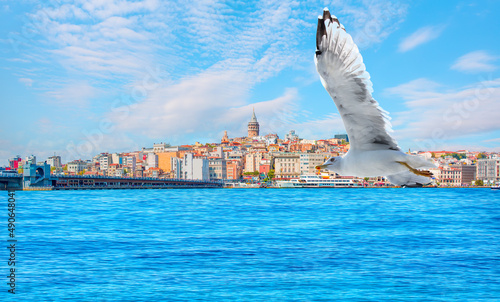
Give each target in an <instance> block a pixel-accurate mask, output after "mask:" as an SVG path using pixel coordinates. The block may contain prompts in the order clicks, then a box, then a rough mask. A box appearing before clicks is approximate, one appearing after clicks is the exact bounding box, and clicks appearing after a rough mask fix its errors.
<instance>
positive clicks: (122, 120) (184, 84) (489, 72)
mask: <svg viewBox="0 0 500 302" xmlns="http://www.w3.org/2000/svg"><path fill="white" fill-rule="evenodd" d="M324 6H328V7H329V8H330V10H331V11H332V13H334V14H336V15H337V17H338V18H339V19H340V21H341V22H342V23H343V24H344V25H345V27H346V29H347V30H348V31H349V32H350V33H351V34H352V35H353V37H354V40H355V42H356V43H357V44H358V45H359V46H360V50H361V53H362V55H363V57H364V61H365V64H366V67H367V70H368V72H370V74H371V76H372V81H373V84H374V90H375V91H374V97H375V99H376V100H378V101H379V103H380V105H381V106H382V107H383V108H384V109H385V110H387V111H389V112H390V114H391V117H392V118H393V120H392V124H393V129H394V133H393V135H394V136H395V138H396V139H397V140H398V142H399V145H400V146H401V147H402V149H404V150H405V149H408V148H411V149H412V150H445V149H450V150H458V149H470V150H477V151H483V150H484V151H499V150H500V147H499V146H500V138H499V137H500V131H499V130H498V129H500V121H499V120H498V119H496V118H495V114H496V112H497V111H498V109H500V108H499V107H500V87H499V86H500V78H499V75H498V65H499V58H500V45H499V43H500V42H499V41H498V39H497V38H496V34H497V32H498V31H499V29H500V21H498V20H496V15H495V14H494V13H495V12H496V11H498V10H499V7H500V4H498V3H495V2H494V1H481V2H475V1H469V2H456V3H449V2H446V3H436V2H431V1H420V2H418V3H410V2H406V1H390V2H381V1H363V2H361V3H356V4H352V3H346V2H344V1H307V3H306V2H301V1H299V2H294V3H280V2H273V1H262V2H255V3H252V4H251V5H230V4H227V3H226V4H224V3H219V2H217V1H208V2H205V3H203V4H200V5H197V6H186V5H184V4H182V3H176V2H169V5H166V3H164V2H160V1H149V0H148V1H138V2H127V1H120V2H114V1H110V2H107V3H104V4H103V3H101V2H100V1H85V2H78V1H77V2H75V3H67V2H61V3H59V4H57V3H56V2H51V3H49V4H43V5H41V6H40V5H39V6H35V7H33V5H32V2H30V1H21V2H19V3H10V2H6V1H2V2H0V14H1V15H2V21H0V22H1V24H2V29H1V36H2V38H1V42H2V43H1V46H0V47H1V49H2V54H3V56H2V59H3V63H4V65H3V66H4V68H2V72H1V74H0V75H1V77H2V90H3V91H4V93H3V96H2V107H3V108H4V112H6V113H8V114H4V116H3V117H2V121H1V129H2V130H1V132H0V144H1V147H0V160H1V161H2V162H3V163H4V164H5V162H6V161H7V159H8V158H10V157H13V156H15V155H17V154H19V155H22V156H26V155H28V154H38V156H40V157H42V158H43V157H48V156H50V155H52V154H53V153H54V152H56V153H57V154H60V155H61V156H63V157H64V158H65V157H68V158H67V159H70V158H69V156H68V154H70V151H68V150H72V149H73V150H75V149H77V148H78V147H80V148H79V150H83V151H87V152H81V153H86V154H82V156H81V158H85V156H86V155H90V154H97V153H99V152H116V151H119V150H134V149H135V150H139V149H140V148H141V147H143V146H148V145H152V144H153V143H154V142H160V141H167V142H169V143H171V144H172V145H178V144H193V143H194V142H195V141H200V142H215V141H219V140H220V138H221V137H222V136H223V133H224V131H225V130H227V131H228V133H229V136H230V137H238V136H244V135H245V133H246V126H247V123H248V121H249V118H250V116H251V112H252V108H253V107H254V108H255V110H256V114H257V116H258V118H259V122H260V124H261V126H260V131H261V133H262V134H267V133H278V134H279V135H280V137H282V136H284V135H285V133H288V131H289V130H291V129H294V130H296V131H297V133H299V134H300V136H301V137H303V138H307V139H321V138H329V137H333V136H334V134H336V133H344V132H345V130H344V128H343V124H342V121H341V120H340V117H339V116H338V112H337V110H336V108H335V106H334V104H333V101H332V100H331V99H330V97H329V96H328V94H327V93H326V92H325V91H324V89H323V88H322V87H321V83H320V82H319V78H318V76H317V74H316V71H315V70H314V63H313V54H314V45H315V43H314V39H315V29H316V17H317V15H319V14H320V13H321V12H322V9H323V7H324ZM67 159H66V158H65V160H67Z"/></svg>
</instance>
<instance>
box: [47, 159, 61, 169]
mask: <svg viewBox="0 0 500 302" xmlns="http://www.w3.org/2000/svg"><path fill="white" fill-rule="evenodd" d="M47 164H49V165H50V166H51V167H54V168H56V172H59V171H60V170H61V168H62V163H61V157H60V156H59V155H54V156H51V157H49V158H48V159H47Z"/></svg>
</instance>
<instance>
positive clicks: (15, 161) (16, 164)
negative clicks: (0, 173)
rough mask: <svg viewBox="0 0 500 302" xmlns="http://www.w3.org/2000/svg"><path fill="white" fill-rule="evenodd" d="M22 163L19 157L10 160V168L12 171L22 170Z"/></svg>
mask: <svg viewBox="0 0 500 302" xmlns="http://www.w3.org/2000/svg"><path fill="white" fill-rule="evenodd" d="M21 161H22V159H21V157H20V156H19V155H18V156H16V157H13V158H11V159H9V168H10V169H11V170H17V169H19V168H21V167H22V166H21V165H20V163H21Z"/></svg>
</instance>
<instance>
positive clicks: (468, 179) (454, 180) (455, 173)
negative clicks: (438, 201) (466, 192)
mask: <svg viewBox="0 0 500 302" xmlns="http://www.w3.org/2000/svg"><path fill="white" fill-rule="evenodd" d="M429 171H430V172H431V173H432V174H433V175H434V178H435V181H436V182H437V183H439V184H440V185H441V186H454V187H460V186H464V185H471V184H472V182H473V181H474V180H475V179H476V166H473V165H465V164H463V163H457V164H451V165H448V164H445V165H440V166H439V167H438V168H434V169H429Z"/></svg>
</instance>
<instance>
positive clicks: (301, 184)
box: [276, 175, 363, 188]
mask: <svg viewBox="0 0 500 302" xmlns="http://www.w3.org/2000/svg"><path fill="white" fill-rule="evenodd" d="M276 185H277V186H278V188H362V187H363V181H362V180H359V179H351V178H333V177H331V176H328V175H326V176H325V175H301V176H300V178H298V179H290V180H278V181H276Z"/></svg>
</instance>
